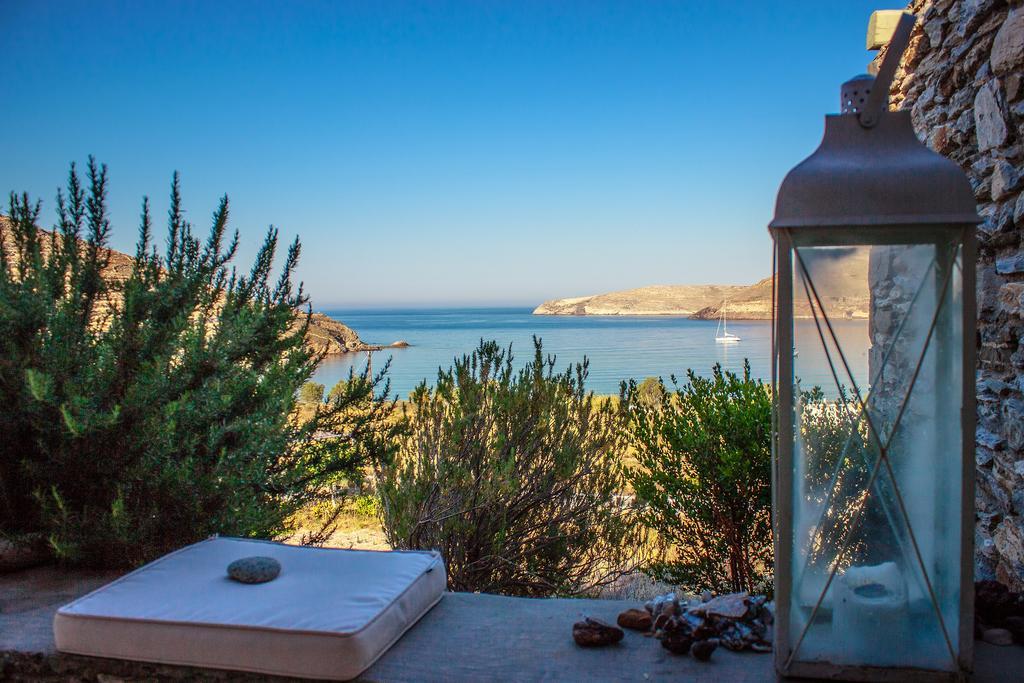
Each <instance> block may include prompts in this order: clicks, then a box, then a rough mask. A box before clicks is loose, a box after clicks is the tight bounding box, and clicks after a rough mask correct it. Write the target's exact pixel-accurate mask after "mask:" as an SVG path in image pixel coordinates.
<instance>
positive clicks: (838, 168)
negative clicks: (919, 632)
mask: <svg viewBox="0 0 1024 683" xmlns="http://www.w3.org/2000/svg"><path fill="white" fill-rule="evenodd" d="M913 25H914V18H913V16H912V15H906V14H905V15H904V16H903V17H902V19H901V21H900V23H899V24H898V26H897V29H896V32H895V34H894V36H893V38H892V41H891V42H890V46H889V50H888V52H887V54H886V57H885V60H884V62H883V64H882V67H881V69H880V70H879V75H878V78H877V79H876V80H875V81H874V83H873V84H872V83H871V81H870V79H864V78H859V79H858V80H856V81H851V82H850V84H853V85H854V86H855V87H859V88H861V91H860V94H861V95H866V97H865V98H863V100H862V101H866V104H865V105H864V106H863V107H851V108H850V109H849V111H850V113H847V114H844V115H830V116H827V117H826V129H825V136H824V139H823V141H822V143H821V146H820V147H819V148H818V150H817V151H815V152H814V154H812V155H811V156H810V157H808V159H806V160H805V161H804V162H802V163H801V164H799V165H798V166H797V167H796V168H794V169H793V170H792V171H791V172H790V173H789V174H788V175H787V177H786V179H785V180H784V181H783V184H782V187H781V188H780V190H779V196H778V200H777V203H776V213H775V217H774V220H773V221H772V222H771V224H770V225H769V231H770V233H771V235H772V238H773V240H774V260H775V268H774V270H775V283H774V288H773V317H774V325H773V335H772V336H773V339H772V346H773V348H772V356H773V366H772V372H773V377H772V384H773V388H774V396H775V402H774V417H773V421H774V424H773V427H774V432H775V435H776V436H775V439H774V441H773V450H774V451H775V452H774V454H773V470H772V478H773V482H772V483H773V486H772V492H773V495H772V507H773V511H774V514H773V525H774V543H775V605H776V619H775V648H774V649H775V655H774V656H775V666H776V671H777V673H778V674H779V676H782V677H812V678H830V679H834V678H838V679H848V680H878V681H911V680H959V679H961V678H962V676H963V675H964V674H966V673H969V672H970V671H971V670H972V668H973V635H974V634H973V613H974V584H973V571H974V570H973V555H974V552H973V550H974V477H975V471H974V470H975V459H974V439H975V436H974V434H975V421H976V417H975V410H976V406H975V354H976V352H975V343H976V342H975V338H976V333H975V329H976V328H975V324H976V302H975V296H974V292H975V263H976V258H977V244H976V238H975V226H976V225H977V223H979V222H980V220H981V219H980V218H979V216H978V214H977V211H976V206H975V201H974V195H973V192H972V191H971V188H970V185H969V183H968V181H967V178H966V176H965V175H964V173H963V171H961V169H960V168H959V167H958V166H956V164H954V163H953V162H951V161H949V160H948V159H945V158H943V157H941V156H940V155H938V154H936V153H935V152H933V151H931V150H929V149H928V148H927V147H925V146H924V145H923V144H921V143H920V141H919V140H918V139H917V137H916V136H915V135H914V131H913V127H912V124H911V121H910V114H909V112H906V111H899V112H890V111H887V109H888V107H887V100H888V93H889V87H890V84H891V80H892V77H893V74H894V73H895V70H896V65H897V64H898V62H899V59H900V56H901V54H902V52H903V50H904V49H905V48H906V45H907V43H908V42H909V37H910V32H911V29H912V28H913ZM850 84H847V85H850ZM865 86H867V87H869V88H870V91H869V92H865V90H864V88H865ZM847 95H848V92H847V90H846V89H845V88H844V93H843V96H844V99H845V98H846V97H847ZM846 104H848V102H846V101H844V108H845V106H846ZM852 232H856V234H857V235H858V236H859V237H857V238H856V239H853V240H851V239H850V235H851V233H852ZM940 234H942V235H944V236H945V238H946V239H947V240H948V239H949V238H953V242H952V244H953V245H954V246H955V245H956V243H959V246H958V247H956V248H958V249H959V254H960V258H959V260H960V267H959V274H960V287H961V292H962V293H963V294H962V297H961V301H960V308H961V310H960V316H959V317H960V320H959V325H960V326H961V330H962V333H963V335H962V347H963V348H962V352H961V353H962V356H961V359H960V361H961V368H960V371H961V373H962V377H961V385H962V391H961V395H960V397H959V401H960V434H961V444H962V446H961V458H962V462H961V468H960V470H961V481H960V484H961V485H960V496H961V499H960V506H961V508H962V509H961V515H960V530H959V533H960V539H959V540H960V544H959V545H960V553H961V557H960V565H959V566H960V577H959V624H958V632H957V634H956V636H957V641H956V642H957V647H956V648H954V647H953V644H952V636H953V634H950V633H948V632H947V631H946V625H945V623H944V620H943V619H942V614H941V609H940V608H939V606H938V602H937V601H936V597H935V593H934V591H933V589H932V584H931V581H930V579H929V576H928V570H927V568H926V567H925V566H924V561H923V559H922V557H921V553H920V550H919V549H918V546H917V541H916V540H915V539H914V537H913V529H912V525H910V520H909V518H908V517H907V511H906V509H905V507H904V504H903V500H902V497H901V496H900V493H899V490H898V486H896V481H895V477H894V475H893V474H892V468H891V465H890V464H889V461H888V452H887V449H888V447H889V446H890V445H891V436H892V434H893V433H895V431H896V430H895V427H893V428H892V430H891V431H890V434H889V439H888V443H884V442H883V437H884V436H885V435H883V434H880V433H878V432H877V430H876V429H875V427H874V425H869V432H870V435H871V436H872V437H873V438H874V439H875V441H876V444H877V446H878V449H879V453H878V456H877V460H876V461H875V462H874V464H873V466H872V469H871V475H870V478H869V481H868V484H867V486H866V487H865V490H866V491H870V490H871V488H872V485H873V483H874V481H875V478H876V477H877V476H878V475H879V472H881V471H883V468H886V469H888V473H889V476H890V477H891V478H892V483H893V486H894V489H895V491H896V500H897V502H898V506H899V510H900V512H901V513H902V515H903V521H904V522H905V523H906V524H907V527H908V528H909V530H910V540H911V543H912V545H913V549H914V551H915V553H916V557H917V560H918V562H919V563H920V567H919V569H921V570H922V573H923V574H924V580H925V583H926V584H927V588H928V596H929V597H930V599H931V602H932V606H933V607H934V608H935V609H936V611H937V616H938V619H939V624H940V626H941V628H942V631H943V634H944V636H945V638H946V643H945V645H946V646H948V648H949V653H950V655H951V656H952V659H953V661H952V662H951V664H952V665H953V669H955V670H950V671H940V670H931V669H908V668H892V667H887V666H886V667H883V666H872V665H871V664H870V663H865V664H863V665H860V664H858V665H848V664H836V663H832V662H826V661H807V660H803V661H802V660H800V659H799V658H798V657H797V656H796V655H797V654H798V648H799V645H800V643H801V642H802V640H803V637H804V635H806V633H807V630H808V629H809V628H810V625H811V623H812V622H813V620H814V616H815V615H816V614H817V611H818V608H819V607H820V606H821V603H822V600H823V599H824V597H825V595H826V594H827V593H828V591H829V587H830V584H831V582H832V579H833V578H834V577H835V576H836V572H837V570H838V566H839V562H838V560H837V561H836V563H835V566H834V567H833V568H832V569H831V573H830V575H829V579H828V581H827V582H826V584H825V588H824V590H823V592H822V594H821V596H820V597H819V599H818V604H817V605H816V606H815V608H814V610H813V611H812V613H811V616H810V618H808V621H807V625H806V626H805V628H804V629H803V633H800V634H795V633H792V632H791V629H790V625H791V621H790V616H791V609H790V608H791V604H792V603H791V599H792V591H793V567H792V560H793V547H794V546H793V542H794V528H793V524H794V518H793V513H794V509H793V506H794V502H793V490H794V487H793V473H794V471H795V470H794V448H795V443H794V430H795V429H796V427H797V424H796V419H795V415H794V406H795V403H794V401H795V399H796V395H795V389H794V370H795V368H794V353H793V352H794V342H795V339H794V327H793V320H794V310H793V301H794V267H795V266H800V267H801V268H802V269H803V279H804V282H805V287H806V286H807V280H809V279H810V278H809V276H808V273H807V272H806V266H805V265H804V264H803V263H802V260H801V256H800V253H799V251H798V249H799V247H800V246H801V245H802V244H803V245H806V246H811V244H810V243H813V246H840V245H842V246H853V245H858V244H859V245H863V246H875V245H878V246H882V245H896V244H900V245H906V244H929V243H933V244H935V245H936V246H937V247H938V246H939V244H940V242H939V241H938V240H936V239H934V238H935V237H937V236H938V235H940ZM844 235H845V236H844ZM956 248H955V249H954V251H953V256H952V260H951V261H950V264H949V269H948V272H947V273H945V281H944V282H943V285H942V290H941V293H942V296H941V298H940V299H939V300H938V301H937V302H936V310H935V312H934V317H933V319H932V321H931V326H930V328H929V330H928V334H927V339H926V342H925V344H924V348H923V349H922V351H921V357H920V358H919V359H918V361H917V366H916V368H915V369H914V372H913V376H912V377H911V379H910V382H909V384H908V386H907V387H906V388H905V391H906V394H905V395H904V396H903V397H900V398H901V400H902V406H901V407H900V411H899V414H898V417H897V420H896V426H898V425H899V421H900V419H902V417H903V410H904V408H905V407H906V403H907V402H908V401H909V398H910V395H911V393H912V392H913V390H914V385H915V383H916V381H917V378H918V373H919V372H920V370H921V364H922V361H923V359H924V356H925V354H926V353H927V351H928V349H929V348H930V347H931V342H932V334H933V333H934V331H935V329H936V322H937V320H938V317H939V313H940V311H941V310H942V309H943V306H944V305H945V301H946V300H947V298H949V297H947V294H948V288H949V287H950V286H951V285H950V281H951V278H952V273H953V270H955V268H956V266H955V263H956ZM794 255H795V256H796V261H794ZM937 271H938V268H937ZM813 290H814V285H813V282H812V283H811V288H810V290H809V291H808V292H807V297H808V302H809V304H810V306H811V310H812V312H813V311H814V310H815V306H814V303H813V302H812V298H813V299H817V304H818V307H819V308H820V311H821V318H823V320H819V318H818V314H817V313H815V314H814V317H815V323H816V326H817V331H818V334H819V335H820V336H821V341H822V343H823V344H826V345H827V342H826V336H825V335H826V334H828V335H831V339H832V342H833V343H834V345H835V348H836V349H837V350H838V352H839V355H840V360H841V361H842V363H843V365H844V366H845V372H846V374H847V376H848V377H849V379H850V380H851V381H852V383H853V385H854V387H853V388H854V396H853V399H854V401H855V407H857V408H858V409H859V410H860V411H862V413H863V414H864V415H865V416H867V404H866V402H865V401H866V400H867V397H866V396H864V395H863V394H862V393H861V388H860V387H857V386H856V382H853V375H852V373H851V372H850V370H849V366H848V364H847V362H846V358H845V357H844V356H843V355H842V346H841V345H840V344H839V341H838V339H837V338H836V336H835V332H834V330H833V329H832V324H831V321H830V320H829V318H828V315H827V313H826V312H825V309H824V307H823V306H821V300H820V298H819V297H818V293H817V291H813ZM822 324H824V328H823V327H822ZM829 363H830V365H832V372H833V376H834V377H835V378H836V379H837V382H838V374H837V370H836V368H835V365H834V364H833V363H832V360H831V357H829ZM868 420H869V421H870V417H868ZM868 497H869V496H865V498H864V502H862V503H861V504H860V510H859V511H858V512H857V516H856V517H855V518H854V520H853V523H852V524H851V525H850V529H849V531H848V534H849V535H848V536H847V537H846V539H845V540H846V543H849V540H850V537H851V536H852V534H853V532H854V530H855V529H856V527H857V525H858V523H859V522H860V513H861V512H862V511H863V508H864V507H865V504H866V500H867V498H868ZM841 550H842V551H843V552H845V547H844V548H842V549H841ZM841 556H842V553H840V555H839V558H840V559H841Z"/></svg>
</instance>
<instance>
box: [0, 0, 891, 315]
mask: <svg viewBox="0 0 1024 683" xmlns="http://www.w3.org/2000/svg"><path fill="white" fill-rule="evenodd" d="M900 6H901V5H900V3H899V2H896V3H893V2H887V1H886V0H875V1H874V2H868V1H865V0H826V1H825V2H822V1H821V0H808V1H799V2H797V1H792V2H771V1H770V0H750V1H739V0H735V1H732V2H716V1H706V2H645V1H641V0H625V1H623V2H599V1H597V0H591V1H585V2H584V1H581V2H575V3H574V2H561V1H554V0H552V1H551V2H545V3H541V2H532V1H529V0H514V1H509V2H504V3H496V2H469V1H467V2H460V3H447V2H440V1H430V2H397V1H391V0H386V1H383V0H371V1H368V2H324V3H316V2H289V3H284V2H281V3H269V2H225V1H217V2H194V3H193V2H141V1H138V2H137V1H130V2H120V3H112V2H80V3H62V2H38V1H35V0H30V1H22V0H0V33H2V35H3V37H4V38H3V42H4V46H3V48H2V50H0V63H2V65H3V68H2V71H0V73H2V74H3V86H4V87H3V93H4V97H3V100H4V102H3V105H2V106H0V141H2V150H0V191H3V193H4V197H5V198H6V193H7V192H8V191H10V190H17V191H22V190H25V191H28V192H29V193H30V194H32V195H34V196H36V197H40V198H42V199H43V200H44V216H45V219H46V225H47V226H49V225H50V224H51V223H52V221H53V205H54V202H53V198H54V194H55V191H56V187H57V186H58V185H59V184H61V183H62V182H63V180H64V178H65V175H66V172H67V167H68V164H69V162H71V161H72V160H75V161H77V162H79V164H80V165H84V162H85V159H86V158H87V156H88V155H89V154H94V155H95V156H96V157H97V159H98V160H100V161H103V162H106V163H107V164H108V165H109V167H110V177H111V195H110V200H111V207H112V210H113V219H114V221H113V222H114V236H113V244H112V246H114V247H115V248H117V249H121V250H124V251H132V245H133V244H134V239H135V235H136V230H137V224H138V212H139V205H140V201H141V198H142V196H143V195H148V196H149V197H150V198H151V200H152V201H153V205H154V209H155V210H156V212H157V213H158V214H159V215H160V216H162V215H163V212H165V211H166V208H167V197H166V195H167V188H168V184H169V180H170V175H171V172H172V171H174V170H178V171H180V172H181V174H182V182H183V191H184V198H185V204H186V206H187V208H188V209H189V216H190V219H191V220H192V222H193V223H194V224H195V226H196V228H197V229H198V231H199V232H200V233H204V232H205V230H206V229H207V228H208V225H209V216H210V213H211V212H212V211H213V209H214V207H215V204H216V200H217V198H218V196H219V195H221V194H223V193H225V192H226V193H227V194H228V195H229V196H230V198H231V202H232V218H233V225H234V227H237V228H239V229H240V230H241V231H242V238H243V246H244V248H243V251H242V253H241V259H242V262H243V263H245V264H246V265H248V259H249V258H251V256H252V254H253V252H254V251H255V247H256V246H257V245H258V243H259V242H260V240H261V238H262V236H263V233H264V231H265V229H266V227H267V225H269V224H274V225H275V226H277V227H279V228H280V229H281V231H282V234H283V236H284V237H285V238H286V239H290V238H292V237H294V236H295V235H296V234H298V235H299V236H300V237H301V239H302V242H303V247H304V250H303V260H302V265H301V268H300V277H301V278H302V279H303V280H304V281H305V284H306V288H307V290H308V291H309V293H310V294H311V295H312V297H313V303H314V306H315V307H318V308H332V307H347V306H402V305H414V306H422V305H431V304H438V305H493V304H500V305H507V304H514V305H535V304H537V303H539V302H540V301H542V300H544V299H548V298H555V297H565V296H574V295H582V294H593V293H599V292H603V291H610V290H615V289H623V288H628V287H637V286H642V285H648V284H674V283H678V284H691V283H692V284H696V283H711V282H714V283H737V284H741V283H749V282H753V281H755V280H757V279H759V278H762V277H765V276H767V275H768V273H769V269H770V251H769V244H770V241H769V238H768V236H767V232H766V230H765V225H766V224H767V222H768V221H769V219H770V217H771V213H772V209H773V202H774V196H775V192H776V190H777V189H778V184H779V182H780V181H781V179H782V177H783V176H784V175H785V173H786V171H787V170H788V169H789V168H790V167H792V166H793V165H794V164H795V163H796V162H798V161H799V160H800V159H802V158H803V157H804V156H806V155H807V154H808V153H810V152H811V151H812V150H813V149H814V147H815V146H816V145H817V143H818V141H819V139H820V137H821V132H822V115H823V114H825V113H829V112H835V111H836V110H837V109H838V91H839V85H840V83H842V82H843V81H844V80H845V79H846V78H848V77H850V76H852V75H854V74H856V73H860V72H863V71H864V70H865V67H866V65H867V62H868V61H869V60H870V58H871V56H872V54H873V53H869V52H867V51H866V50H865V49H864V36H865V31H866V27H867V21H868V17H869V15H870V13H871V11H872V10H874V9H887V8H898V7H900ZM4 204H5V205H6V201H5V202H4Z"/></svg>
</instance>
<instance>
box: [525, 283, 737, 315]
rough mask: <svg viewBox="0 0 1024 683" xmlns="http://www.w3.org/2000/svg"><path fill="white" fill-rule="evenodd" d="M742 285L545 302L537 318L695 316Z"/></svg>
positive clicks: (658, 289)
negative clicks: (540, 316)
mask: <svg viewBox="0 0 1024 683" xmlns="http://www.w3.org/2000/svg"><path fill="white" fill-rule="evenodd" d="M743 289H744V287H743V286H741V285H653V286H651V287H639V288H637V289H626V290H623V291H621V292H610V293H608V294H595V295H593V296H580V297H575V298H571V299H553V300H551V301H545V302H544V303H542V304H541V305H540V306H538V307H537V308H536V309H534V311H533V314H534V315H693V314H694V313H696V312H697V311H699V310H701V309H703V308H707V307H709V306H717V305H718V304H720V303H721V302H722V301H724V300H725V299H727V298H730V297H732V296H733V295H735V294H737V293H738V292H740V291H742V290H743Z"/></svg>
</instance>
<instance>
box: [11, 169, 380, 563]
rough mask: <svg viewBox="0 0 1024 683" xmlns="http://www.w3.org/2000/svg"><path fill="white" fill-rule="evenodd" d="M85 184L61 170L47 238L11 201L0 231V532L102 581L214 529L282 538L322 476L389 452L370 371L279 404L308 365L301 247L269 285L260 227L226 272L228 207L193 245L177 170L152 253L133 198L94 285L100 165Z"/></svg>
mask: <svg viewBox="0 0 1024 683" xmlns="http://www.w3.org/2000/svg"><path fill="white" fill-rule="evenodd" d="M88 172H89V188H88V189H85V188H84V187H83V186H82V184H81V182H80V180H79V178H78V176H77V174H76V172H75V169H74V166H72V168H71V173H70V177H69V181H68V186H67V190H66V193H65V192H59V193H58V196H57V213H58V223H57V225H56V226H55V227H54V229H53V230H52V231H43V230H40V228H39V227H38V218H39V213H40V205H39V203H33V202H30V201H29V199H28V197H27V196H25V195H22V196H21V197H17V196H15V195H12V196H11V200H10V217H9V221H0V244H2V245H3V249H2V257H0V401H2V402H3V404H4V406H5V408H4V410H3V411H0V433H2V434H3V435H4V438H3V439H2V440H0V519H2V533H3V534H4V535H8V536H14V535H19V534H26V533H36V534H43V535H44V536H45V537H46V538H47V539H48V540H49V542H50V546H51V547H52V549H53V550H54V552H55V554H56V555H57V556H58V557H59V558H60V559H62V560H64V561H67V562H73V563H78V564H83V565H93V566H110V567H127V566H132V565H136V564H138V563H140V562H143V561H146V560H149V559H152V558H153V557H155V556H158V555H160V554H162V553H165V552H167V551H169V550H172V549H174V548H176V547H179V546H181V545H183V544H186V543H189V542H192V541H196V540H199V539H202V538H204V537H206V536H208V535H210V534H212V533H222V534H230V535H237V536H252V537H271V538H273V537H281V536H285V535H288V534H289V533H290V532H291V531H292V529H293V522H292V521H291V520H292V518H293V517H294V515H295V513H296V511H298V510H301V509H303V508H305V507H308V506H310V505H312V504H314V503H316V502H317V501H319V500H323V499H324V497H329V495H330V491H329V488H328V487H327V486H326V485H325V484H326V483H327V482H329V481H331V480H333V479H335V478H337V477H341V476H344V477H358V475H359V470H360V468H361V466H362V465H363V464H364V463H365V462H367V460H368V459H370V458H374V457H379V456H380V455H381V454H382V453H383V452H384V451H386V449H387V448H388V446H387V437H386V429H387V427H386V425H385V424H384V423H385V422H386V418H387V414H388V412H389V410H391V407H393V404H392V403H390V402H387V401H386V400H385V397H383V396H377V397H376V398H372V397H373V396H374V394H375V392H381V389H382V388H384V391H383V392H381V393H386V384H384V383H383V374H381V375H378V376H377V377H367V376H359V377H353V378H352V381H350V382H349V384H350V391H349V392H348V393H347V394H346V395H345V400H343V401H340V402H338V403H335V404H332V405H327V404H323V405H321V406H319V407H318V408H317V409H316V410H315V411H314V414H313V416H312V417H311V418H309V419H308V420H306V421H302V422H300V421H299V420H298V418H296V417H295V416H294V415H293V413H292V411H293V408H294V407H295V402H296V393H297V391H298V390H299V388H300V387H302V386H303V384H304V383H305V382H306V381H307V380H308V379H309V377H310V375H311V373H312V372H313V370H314V368H315V366H316V363H317V362H318V358H316V357H315V356H313V355H312V354H311V352H310V351H309V350H308V349H307V348H306V346H305V345H304V343H303V340H304V337H305V335H306V332H307V327H308V317H305V320H304V321H303V320H300V321H299V322H300V324H296V321H295V319H296V311H297V310H299V309H301V308H303V307H306V305H307V298H306V296H305V295H304V294H303V293H302V288H301V286H299V287H298V288H297V289H296V287H295V286H294V285H293V282H292V273H293V271H294V269H295V266H296V263H297V262H298V258H299V243H298V242H297V241H296V242H295V243H294V244H292V245H291V246H290V247H289V248H288V250H287V254H286V256H285V258H284V262H283V265H282V267H281V270H280V275H279V276H278V278H277V279H276V281H274V280H271V272H272V262H273V259H274V256H275V252H276V249H277V241H278V235H277V231H276V230H274V229H270V230H269V231H268V233H267V236H266V239H265V240H264V242H263V245H262V247H261V248H260V250H259V251H258V253H257V254H256V258H255V262H254V264H253V266H252V268H251V270H250V271H249V272H248V274H240V273H238V272H236V271H235V270H234V268H232V267H231V266H230V264H231V262H232V260H233V257H234V255H235V251H236V246H237V243H238V235H237V233H235V235H234V236H233V237H231V238H230V239H227V238H226V235H227V223H228V201H227V198H226V197H225V198H224V199H222V200H221V202H220V205H219V206H218V208H217V210H216V211H215V212H214V214H213V226H212V228H211V229H210V233H209V236H208V237H207V239H206V240H205V241H200V240H199V239H198V238H197V237H195V236H194V235H193V233H192V227H191V225H190V224H189V223H187V222H186V221H185V219H184V217H183V213H182V208H181V198H180V195H179V190H178V179H177V175H175V177H174V181H173V183H172V189H171V207H170V211H169V217H168V231H167V240H166V244H167V246H166V250H165V252H164V253H163V254H160V253H158V251H157V249H156V248H155V246H153V243H152V227H151V218H150V212H149V205H148V202H146V201H144V202H143V205H142V218H141V229H140V233H139V241H138V245H137V248H136V253H135V258H134V260H133V261H131V263H130V266H129V267H128V268H127V272H123V273H121V277H111V276H110V274H109V273H108V272H107V268H108V266H109V264H110V262H111V259H112V258H113V256H114V255H113V254H111V252H110V251H108V250H107V248H106V245H107V242H108V237H109V232H110V225H109V220H108V215H107V208H106V192H107V176H106V168H105V167H98V166H97V165H96V164H95V162H94V161H93V160H92V159H90V162H89V169H88ZM300 317H302V316H301V314H300ZM356 404H358V408H356V407H354V406H356ZM330 527H331V520H327V521H326V522H325V524H324V527H323V528H321V529H319V530H317V531H314V532H313V533H311V534H310V535H308V536H307V537H306V538H305V539H304V540H305V541H307V542H318V541H322V540H323V539H324V538H325V537H326V534H328V533H329V531H330Z"/></svg>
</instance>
